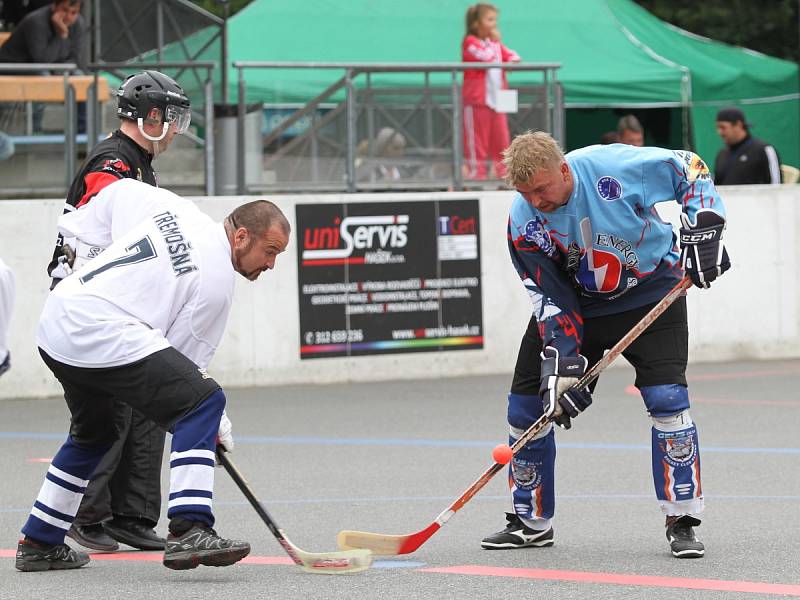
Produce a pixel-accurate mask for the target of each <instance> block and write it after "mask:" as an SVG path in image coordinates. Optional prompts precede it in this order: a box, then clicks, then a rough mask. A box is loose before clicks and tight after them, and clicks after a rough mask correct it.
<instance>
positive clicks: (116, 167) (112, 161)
mask: <svg viewBox="0 0 800 600" xmlns="http://www.w3.org/2000/svg"><path fill="white" fill-rule="evenodd" d="M103 170H104V171H116V172H118V173H127V172H128V171H130V170H131V168H130V167H129V166H128V165H126V164H125V162H124V161H123V160H122V159H120V158H109V159H108V160H106V161H105V162H104V163H103Z"/></svg>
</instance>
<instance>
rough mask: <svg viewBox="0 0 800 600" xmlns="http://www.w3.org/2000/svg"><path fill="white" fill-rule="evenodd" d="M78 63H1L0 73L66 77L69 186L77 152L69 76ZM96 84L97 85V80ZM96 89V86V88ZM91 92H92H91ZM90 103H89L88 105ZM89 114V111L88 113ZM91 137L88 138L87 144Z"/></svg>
mask: <svg viewBox="0 0 800 600" xmlns="http://www.w3.org/2000/svg"><path fill="white" fill-rule="evenodd" d="M76 71H78V65H76V64H75V63H0V75H13V74H19V75H33V74H35V73H39V74H40V75H41V74H45V73H51V74H52V73H55V74H61V75H62V76H63V79H64V106H65V109H66V111H65V113H66V114H65V119H64V121H65V122H64V163H65V169H66V171H65V173H64V182H65V185H66V186H67V187H69V185H70V182H71V181H72V176H73V173H74V171H75V153H76V148H77V144H76V136H75V133H76V131H77V129H78V126H77V104H76V101H75V88H74V87H73V86H72V84H71V83H70V81H69V76H70V75H73V74H76ZM94 85H97V81H95V83H94ZM94 89H95V90H96V88H94ZM90 93H91V92H90ZM88 104H89V103H87V105H88ZM87 116H88V113H87ZM90 140H91V138H87V145H88V144H89V143H90Z"/></svg>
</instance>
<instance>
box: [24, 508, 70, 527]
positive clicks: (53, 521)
mask: <svg viewBox="0 0 800 600" xmlns="http://www.w3.org/2000/svg"><path fill="white" fill-rule="evenodd" d="M31 514H32V515H33V516H34V517H36V518H38V519H41V520H42V521H44V522H45V523H49V524H50V525H52V526H53V527H58V528H59V529H63V530H64V531H67V530H69V528H70V527H71V525H72V524H71V523H67V522H66V521H62V520H61V519H56V518H55V517H51V516H50V515H48V514H47V513H46V512H42V511H41V510H39V509H38V508H36V507H35V506H34V507H33V508H32V509H31Z"/></svg>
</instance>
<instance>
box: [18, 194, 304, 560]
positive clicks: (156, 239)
mask: <svg viewBox="0 0 800 600" xmlns="http://www.w3.org/2000/svg"><path fill="white" fill-rule="evenodd" d="M151 189H152V188H151ZM157 192H158V193H163V192H164V191H163V190H157ZM153 193H156V191H154V192H153ZM167 193H168V192H167ZM97 200H99V198H98V199H97ZM97 200H96V201H97ZM111 208H112V209H113V207H111ZM158 208H159V211H158V212H156V213H155V214H152V215H149V216H147V217H146V218H145V220H144V221H142V222H141V223H140V224H139V225H136V226H135V227H133V228H132V229H130V231H128V232H127V233H125V234H123V235H121V236H120V237H118V238H117V239H115V241H114V242H113V243H112V244H111V246H109V248H108V249H107V250H106V251H105V252H103V253H102V254H100V255H99V256H97V257H95V258H94V259H92V260H90V261H89V262H87V263H86V264H85V265H83V266H82V267H80V268H79V269H78V270H77V271H76V272H75V273H73V274H72V275H71V276H69V277H67V278H66V279H64V281H63V282H62V283H61V284H59V285H58V286H57V287H56V288H55V290H53V292H52V293H51V294H50V296H48V298H47V301H46V303H45V307H44V310H43V313H42V318H41V321H40V324H39V331H38V335H37V339H38V343H39V346H40V354H41V356H42V359H43V360H44V362H45V363H46V364H47V366H48V367H49V368H50V370H51V371H53V373H54V375H55V376H56V378H57V379H58V380H59V382H60V383H61V384H62V386H63V388H64V397H65V399H66V401H67V405H68V407H69V409H70V412H71V413H72V420H71V427H70V434H69V436H68V437H67V441H66V442H65V443H64V445H63V446H62V447H61V449H60V450H59V452H58V453H57V454H56V456H55V457H54V458H53V462H52V464H51V466H50V468H49V469H48V474H47V477H46V479H45V482H44V485H43V486H42V489H41V491H40V492H39V495H38V497H37V500H36V502H35V504H34V507H33V509H32V510H31V513H30V516H29V518H28V521H27V522H26V523H25V525H24V527H23V528H22V532H23V533H24V534H25V538H24V539H23V540H21V541H20V544H19V546H18V549H17V561H16V566H17V568H18V569H20V570H23V571H39V570H48V569H66V568H76V567H80V566H82V565H84V564H86V563H87V562H88V561H89V557H88V555H86V554H84V553H80V552H76V551H74V550H72V549H70V548H69V547H68V546H66V545H64V535H65V534H66V531H67V530H68V529H69V527H70V525H71V522H72V519H73V518H74V516H75V513H76V511H77V509H78V506H79V504H80V501H81V498H82V496H83V490H84V489H85V487H86V485H87V483H88V480H89V478H90V476H91V473H92V471H93V470H94V468H95V466H96V465H97V463H98V462H99V461H100V459H101V458H102V456H103V454H104V453H105V451H106V450H107V449H108V447H109V446H110V444H111V443H112V442H113V440H114V436H115V435H116V433H115V431H114V428H110V427H108V423H110V422H112V421H111V418H110V417H111V415H112V414H113V401H120V402H124V403H127V404H129V405H130V406H131V407H133V408H135V409H136V410H138V411H139V412H141V413H142V414H144V415H145V416H147V417H148V418H150V419H152V420H153V421H155V422H156V423H157V424H159V425H160V426H162V427H163V428H164V429H167V430H169V431H171V432H172V434H173V437H172V453H171V455H170V467H171V478H170V496H169V498H170V500H169V508H168V512H167V515H168V517H169V518H170V524H169V531H170V534H169V536H168V538H167V546H166V550H165V552H164V565H165V566H167V567H169V568H172V569H190V568H194V567H196V566H197V565H198V564H205V565H214V566H224V565H229V564H233V563H235V562H237V561H238V560H240V559H241V558H243V557H244V556H246V555H247V554H248V553H249V551H250V546H249V544H247V542H240V541H235V540H227V539H224V538H221V537H219V536H218V535H217V534H216V533H215V532H214V530H213V529H212V527H213V525H214V516H213V513H212V510H211V498H212V489H213V479H214V457H215V449H216V437H217V432H218V429H219V425H220V418H221V416H222V413H223V410H224V408H225V395H224V393H223V392H222V390H221V389H220V387H219V385H218V384H217V383H216V382H215V381H214V380H213V379H211V378H210V377H209V376H208V375H207V374H206V373H205V371H204V367H205V366H206V365H207V364H208V362H209V361H210V359H211V357H212V356H213V354H214V351H215V349H216V347H217V344H218V343H219V341H220V339H221V337H222V333H223V330H224V327H225V322H226V320H227V317H228V313H229V310H230V305H231V299H232V294H233V284H234V277H235V275H234V274H235V273H237V272H238V273H239V274H241V275H243V276H244V277H246V278H247V279H250V280H255V279H257V278H258V276H259V275H260V274H261V273H262V272H263V271H265V270H267V269H271V268H273V267H274V265H275V260H276V257H277V255H278V254H280V253H281V252H283V251H284V250H285V249H286V246H287V244H288V237H289V224H288V221H287V220H286V218H285V216H284V215H283V214H282V213H281V211H280V210H279V209H278V208H277V207H276V206H275V205H274V204H272V203H270V202H267V201H265V200H259V201H255V202H250V203H247V204H244V205H242V206H240V207H238V208H237V209H235V210H234V211H233V212H232V213H231V214H230V215H229V216H228V217H227V218H226V219H225V221H224V222H223V223H215V222H213V221H212V220H211V219H210V218H209V217H207V216H206V215H205V214H203V213H202V212H200V211H199V210H198V209H197V208H196V207H194V206H193V205H191V204H186V203H184V204H181V205H180V206H177V205H172V204H169V205H167V206H165V207H158ZM112 214H113V210H112ZM112 222H113V218H112ZM87 231H88V229H87ZM112 231H113V223H112ZM178 348H181V349H182V351H178Z"/></svg>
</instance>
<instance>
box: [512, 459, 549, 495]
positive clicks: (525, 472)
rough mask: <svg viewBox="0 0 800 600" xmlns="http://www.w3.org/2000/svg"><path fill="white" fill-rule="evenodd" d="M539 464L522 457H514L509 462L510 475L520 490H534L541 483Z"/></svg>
mask: <svg viewBox="0 0 800 600" xmlns="http://www.w3.org/2000/svg"><path fill="white" fill-rule="evenodd" d="M537 467H541V464H539V465H537V464H536V463H533V462H531V461H529V460H525V459H524V458H516V457H515V458H514V460H513V461H512V462H511V477H512V478H513V479H514V485H515V486H516V487H517V489H520V490H534V489H536V488H537V487H539V486H540V485H541V483H542V474H541V469H540V468H537Z"/></svg>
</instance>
